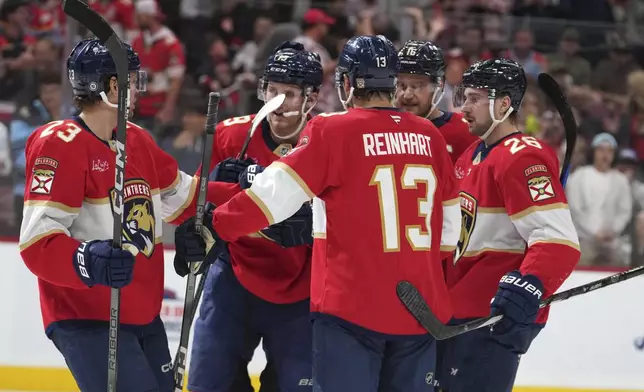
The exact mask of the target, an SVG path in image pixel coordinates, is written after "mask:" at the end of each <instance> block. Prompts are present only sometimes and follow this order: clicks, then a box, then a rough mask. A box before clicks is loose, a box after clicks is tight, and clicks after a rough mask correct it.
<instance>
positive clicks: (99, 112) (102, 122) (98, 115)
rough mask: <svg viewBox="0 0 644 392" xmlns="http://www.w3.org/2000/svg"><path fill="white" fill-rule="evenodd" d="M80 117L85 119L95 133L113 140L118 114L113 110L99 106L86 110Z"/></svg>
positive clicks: (99, 136)
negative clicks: (115, 114)
mask: <svg viewBox="0 0 644 392" xmlns="http://www.w3.org/2000/svg"><path fill="white" fill-rule="evenodd" d="M80 118H82V119H83V121H85V124H87V127H88V128H89V130H90V131H92V133H93V134H94V135H96V136H97V137H98V138H99V139H102V140H106V141H107V140H111V139H112V133H113V131H114V128H116V116H114V112H113V111H112V110H105V109H103V108H98V109H95V110H90V111H87V110H84V111H83V112H82V113H81V114H80Z"/></svg>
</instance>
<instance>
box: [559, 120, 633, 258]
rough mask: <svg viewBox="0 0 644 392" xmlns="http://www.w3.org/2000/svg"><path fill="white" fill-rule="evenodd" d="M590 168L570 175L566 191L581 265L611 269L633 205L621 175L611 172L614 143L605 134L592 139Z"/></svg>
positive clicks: (627, 183) (623, 176)
mask: <svg viewBox="0 0 644 392" xmlns="http://www.w3.org/2000/svg"><path fill="white" fill-rule="evenodd" d="M591 147H592V150H591V151H592V164H591V165H586V166H583V167H581V168H579V169H577V170H576V171H574V172H573V173H572V174H571V175H570V177H569V179H568V185H567V187H566V194H567V196H568V201H569V207H570V212H571V213H572V217H573V221H574V223H575V227H576V228H577V233H578V235H579V243H580V246H581V252H582V255H581V259H580V264H581V265H611V264H612V265H615V264H617V263H619V262H620V260H618V259H616V257H615V256H616V251H617V247H618V242H617V238H618V237H619V236H620V235H621V234H622V233H623V231H624V229H625V228H626V225H627V224H628V222H629V221H630V220H631V214H632V210H633V202H632V196H631V188H630V184H629V182H628V179H627V178H626V176H625V175H623V174H622V173H620V172H618V171H617V170H615V169H613V168H612V165H613V161H614V160H615V151H616V149H617V141H616V140H615V138H614V137H613V135H611V134H609V133H600V134H599V135H597V136H595V137H594V138H593V141H592V143H591Z"/></svg>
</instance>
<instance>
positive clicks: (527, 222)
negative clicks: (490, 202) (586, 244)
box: [495, 139, 580, 295]
mask: <svg viewBox="0 0 644 392" xmlns="http://www.w3.org/2000/svg"><path fill="white" fill-rule="evenodd" d="M512 140H515V139H509V141H507V142H506V143H512ZM544 148H545V147H544ZM513 151H515V153H514V154H512V155H507V156H506V157H509V158H510V159H508V161H507V164H505V165H499V166H497V168H498V169H501V171H500V172H497V173H495V174H496V175H495V177H496V179H497V186H498V187H499V189H500V193H501V195H502V197H503V200H504V204H505V208H506V210H507V214H508V215H509V217H510V220H511V221H512V223H513V225H514V227H515V228H516V230H517V231H518V232H519V234H520V235H521V237H522V238H523V239H524V240H525V242H526V243H527V251H526V254H525V258H524V259H523V262H522V263H521V268H520V272H521V273H522V274H524V275H526V274H531V275H535V276H536V277H538V278H539V279H540V280H541V283H542V284H543V285H544V289H545V294H546V295H549V294H552V293H554V292H555V291H556V290H557V289H558V288H559V287H560V286H561V284H562V283H563V282H564V280H565V279H566V278H567V277H568V276H569V275H570V273H571V272H572V270H573V269H574V267H575V265H576V264H577V262H578V260H579V256H580V252H579V240H578V238H577V232H576V231H575V227H574V225H573V222H572V218H571V215H570V211H569V209H568V204H567V200H566V195H565V193H564V189H563V186H562V185H561V182H560V181H559V170H558V168H559V166H558V162H557V159H556V157H555V155H554V152H552V151H550V150H547V149H542V148H536V147H534V146H525V145H518V146H517V148H516V149H513V148H512V146H510V153H512V152H513Z"/></svg>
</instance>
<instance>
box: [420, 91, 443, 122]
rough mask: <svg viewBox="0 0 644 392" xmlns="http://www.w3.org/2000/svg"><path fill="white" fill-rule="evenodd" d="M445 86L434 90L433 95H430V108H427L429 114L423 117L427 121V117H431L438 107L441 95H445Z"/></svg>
mask: <svg viewBox="0 0 644 392" xmlns="http://www.w3.org/2000/svg"><path fill="white" fill-rule="evenodd" d="M444 86H445V85H443V86H441V87H440V88H437V89H436V90H434V94H432V106H430V108H429V112H428V113H427V115H426V116H425V118H426V119H429V116H431V114H432V113H434V110H435V109H436V107H437V106H438V103H439V102H440V101H441V99H443V95H445V87H444Z"/></svg>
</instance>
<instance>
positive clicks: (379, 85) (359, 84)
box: [335, 35, 400, 92]
mask: <svg viewBox="0 0 644 392" xmlns="http://www.w3.org/2000/svg"><path fill="white" fill-rule="evenodd" d="M399 72H400V62H399V61H398V54H397V53H396V48H395V47H394V45H393V44H392V43H391V41H389V40H388V39H387V38H385V37H384V36H383V35H377V36H365V35H363V36H359V37H353V38H351V39H350V40H349V41H347V43H346V44H345V45H344V48H343V49H342V52H341V53H340V56H339V57H338V64H337V66H336V68H335V85H336V87H338V88H341V87H342V86H343V77H344V75H347V77H348V78H349V83H350V86H351V87H353V88H354V89H357V90H376V91H386V92H390V91H394V90H395V89H396V80H397V78H398V73H399Z"/></svg>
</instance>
